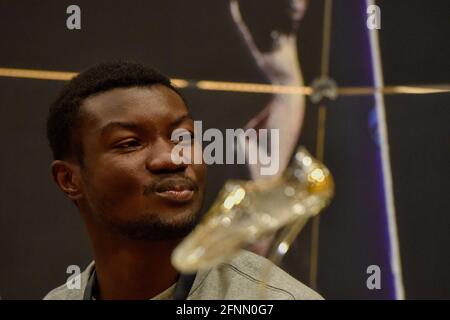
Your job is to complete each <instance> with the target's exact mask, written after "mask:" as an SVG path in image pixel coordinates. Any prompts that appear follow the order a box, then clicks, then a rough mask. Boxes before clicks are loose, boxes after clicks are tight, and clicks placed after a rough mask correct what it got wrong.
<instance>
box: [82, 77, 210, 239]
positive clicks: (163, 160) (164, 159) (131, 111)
mask: <svg viewBox="0 0 450 320" xmlns="http://www.w3.org/2000/svg"><path fill="white" fill-rule="evenodd" d="M80 111H81V114H82V125H81V128H80V134H81V139H82V140H81V143H82V146H83V160H84V166H83V167H82V169H81V175H82V183H83V200H82V201H84V204H85V205H87V206H88V208H89V211H90V214H92V215H93V218H94V219H96V220H97V221H98V222H100V223H102V224H103V225H105V226H106V227H108V228H111V229H113V230H114V231H117V232H120V233H122V234H124V235H126V236H128V237H129V238H132V239H143V240H155V239H158V240H161V239H171V238H178V237H182V236H184V235H186V234H187V233H188V232H189V231H190V230H191V229H192V227H193V225H194V223H195V221H196V218H197V216H198V211H199V210H200V209H201V205H202V202H203V193H204V183H205V165H204V164H179V165H177V164H175V163H173V161H172V159H171V152H172V148H173V147H174V145H175V144H176V143H177V142H176V141H172V140H171V136H172V132H173V131H174V130H176V129H185V130H187V131H190V132H193V120H192V119H191V117H190V116H189V115H188V110H187V107H186V105H185V104H184V102H183V100H182V99H181V97H180V96H179V95H178V94H177V93H175V92H174V91H173V90H171V89H169V88H167V87H165V86H162V85H154V86H151V87H132V88H117V89H113V90H110V91H107V92H104V93H100V94H97V95H94V96H92V97H89V98H87V99H86V100H85V101H84V102H83V104H82V106H81V110H80ZM197 151H198V150H197Z"/></svg>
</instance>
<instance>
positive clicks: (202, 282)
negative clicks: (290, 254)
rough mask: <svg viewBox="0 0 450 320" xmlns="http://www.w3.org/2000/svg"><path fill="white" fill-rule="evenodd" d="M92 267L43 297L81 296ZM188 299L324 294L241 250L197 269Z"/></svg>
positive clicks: (303, 297)
mask: <svg viewBox="0 0 450 320" xmlns="http://www.w3.org/2000/svg"><path fill="white" fill-rule="evenodd" d="M267 266H270V269H269V270H270V271H269V273H268V277H265V274H264V272H265V270H266V268H265V267H267ZM93 269H94V262H92V263H91V264H90V265H89V266H88V267H87V268H86V270H84V271H83V272H82V273H81V289H69V288H68V287H67V285H66V284H64V285H62V286H60V287H58V288H56V289H53V290H52V291H51V292H49V293H48V294H47V295H46V296H45V297H44V299H45V300H82V299H83V294H84V290H85V288H86V284H87V281H88V279H89V276H90V274H91V273H92V271H93ZM264 278H265V279H264ZM174 289H175V285H173V286H171V287H170V288H168V289H167V290H165V291H164V292H162V293H160V294H159V295H158V296H156V297H154V298H153V299H155V300H161V299H171V297H172V295H173V293H174ZM187 299H188V300H203V299H209V300H231V299H236V300H259V299H271V300H318V299H323V298H322V297H321V296H320V295H319V294H318V293H316V292H314V291H313V290H311V289H310V288H308V287H307V286H305V285H304V284H302V283H300V282H299V281H297V280H296V279H294V278H293V277H291V276H290V275H289V274H287V273H286V272H284V271H283V270H281V269H280V268H278V267H277V266H275V265H274V264H272V263H271V262H270V261H268V260H267V259H265V258H263V257H261V256H258V255H256V254H254V253H251V252H249V251H241V252H240V253H239V254H238V255H237V256H235V257H234V258H233V259H231V260H230V261H228V262H225V263H221V264H220V265H218V266H217V267H215V268H213V269H210V270H206V271H199V272H198V273H197V276H196V278H195V281H194V284H193V285H192V288H191V291H190V292H189V295H188V298H187Z"/></svg>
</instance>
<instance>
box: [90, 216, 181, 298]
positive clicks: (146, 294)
mask: <svg viewBox="0 0 450 320" xmlns="http://www.w3.org/2000/svg"><path fill="white" fill-rule="evenodd" d="M87 225H88V231H89V233H90V236H91V241H92V245H93V249H94V258H95V269H96V273H97V281H98V283H97V284H98V289H99V292H98V297H97V298H98V299H105V300H107V299H133V300H147V299H151V298H153V297H155V296H156V295H158V294H159V293H161V292H162V291H164V290H166V289H167V288H169V287H170V286H171V285H173V284H174V283H175V282H176V281H177V278H178V272H177V271H176V270H175V268H174V267H173V266H172V264H171V262H170V257H171V254H172V251H173V250H174V249H175V247H176V246H177V244H178V243H179V241H180V239H177V240H170V241H140V240H131V239H129V238H126V237H125V236H122V235H117V234H112V232H110V231H109V230H105V228H104V227H101V226H99V225H98V224H96V225H95V232H92V231H94V230H93V226H92V225H90V224H89V223H88V224H87Z"/></svg>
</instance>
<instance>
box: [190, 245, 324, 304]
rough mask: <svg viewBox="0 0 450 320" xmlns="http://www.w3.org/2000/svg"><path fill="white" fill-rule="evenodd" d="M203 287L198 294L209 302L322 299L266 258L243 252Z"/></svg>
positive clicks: (205, 281)
mask: <svg viewBox="0 0 450 320" xmlns="http://www.w3.org/2000/svg"><path fill="white" fill-rule="evenodd" d="M201 286H202V287H203V288H199V290H198V291H200V292H203V293H204V294H205V292H208V294H207V296H208V298H210V299H273V300H277V299H283V300H321V299H323V298H322V297H321V296H320V295H319V294H318V293H316V292H315V291H313V290H312V289H310V288H308V287H307V286H305V285H304V284H302V283H301V282H300V281H298V280H296V279H295V278H293V277H292V276H290V275H289V274H288V273H286V272H285V271H283V270H282V269H280V268H279V267H277V266H276V265H275V264H273V263H272V262H270V261H269V260H267V259H266V258H263V257H261V256H258V255H256V254H254V253H251V252H249V251H244V250H243V251H241V252H240V253H239V254H238V255H237V256H235V257H234V258H233V259H231V260H230V261H228V262H225V263H222V264H221V265H219V266H218V267H217V268H215V269H213V270H211V271H209V273H208V274H207V276H206V278H205V280H204V281H203V284H201ZM198 287H200V285H199V286H198ZM194 289H196V288H194ZM214 289H215V290H214ZM214 292H216V293H214ZM193 293H195V292H193ZM211 295H212V297H211Z"/></svg>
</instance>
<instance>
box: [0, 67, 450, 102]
mask: <svg viewBox="0 0 450 320" xmlns="http://www.w3.org/2000/svg"><path fill="white" fill-rule="evenodd" d="M77 74H78V73H77V72H64V71H50V70H34V69H15V68H0V76H1V77H12V78H28V79H42V80H63V81H68V80H70V79H72V78H73V77H74V76H76V75H77ZM171 81H172V83H173V84H174V85H175V86H176V87H179V88H186V87H193V88H196V89H200V90H215V91H229V92H248V93H272V94H302V95H311V94H312V93H313V89H312V88H311V87H307V86H281V85H271V84H262V83H247V82H225V81H208V80H200V81H188V80H185V79H171ZM337 90H338V95H341V96H355V95H373V94H375V93H378V92H380V93H383V94H389V95H392V94H433V93H445V92H450V85H449V84H443V85H433V86H402V85H398V86H386V87H383V88H373V87H340V88H338V89H337Z"/></svg>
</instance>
